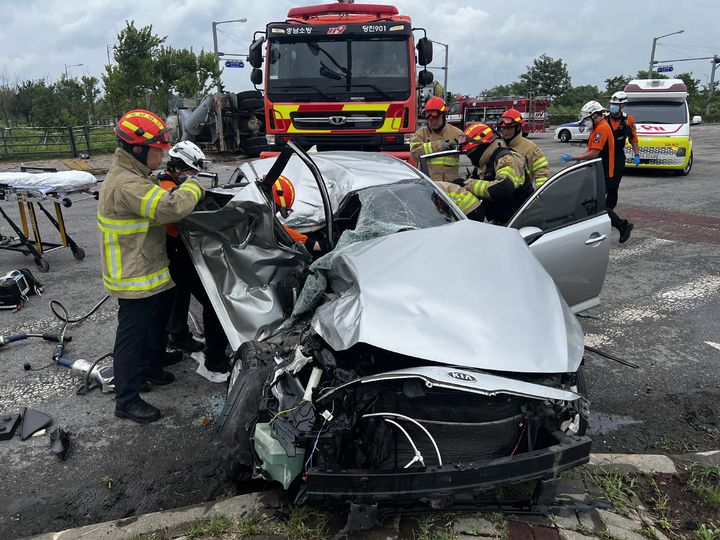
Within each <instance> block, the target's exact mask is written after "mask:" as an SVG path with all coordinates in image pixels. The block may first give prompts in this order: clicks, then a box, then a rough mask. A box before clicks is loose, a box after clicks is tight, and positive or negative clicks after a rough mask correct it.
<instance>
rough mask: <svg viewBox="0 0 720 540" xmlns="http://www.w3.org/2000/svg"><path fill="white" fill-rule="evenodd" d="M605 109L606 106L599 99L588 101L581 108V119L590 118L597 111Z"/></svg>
mask: <svg viewBox="0 0 720 540" xmlns="http://www.w3.org/2000/svg"><path fill="white" fill-rule="evenodd" d="M604 110H605V108H604V107H603V106H602V105H600V104H599V103H598V102H597V101H588V102H587V103H586V104H585V105H583V107H582V109H580V118H579V119H580V121H582V120H585V119H586V118H590V117H591V116H592V115H593V114H596V113H602V112H603V111H604Z"/></svg>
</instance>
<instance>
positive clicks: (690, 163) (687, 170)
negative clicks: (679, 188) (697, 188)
mask: <svg viewBox="0 0 720 540" xmlns="http://www.w3.org/2000/svg"><path fill="white" fill-rule="evenodd" d="M692 166H693V154H692V152H690V158H689V159H688V162H687V165H686V166H685V168H684V169H683V170H681V171H675V174H676V175H678V176H687V175H688V174H690V169H692Z"/></svg>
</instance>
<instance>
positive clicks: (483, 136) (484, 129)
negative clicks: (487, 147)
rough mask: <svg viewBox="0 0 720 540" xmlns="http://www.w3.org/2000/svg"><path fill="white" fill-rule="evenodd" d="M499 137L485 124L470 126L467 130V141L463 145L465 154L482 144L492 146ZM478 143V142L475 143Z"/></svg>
mask: <svg viewBox="0 0 720 540" xmlns="http://www.w3.org/2000/svg"><path fill="white" fill-rule="evenodd" d="M495 139H497V135H496V134H495V132H494V131H493V130H492V128H490V127H488V126H487V125H485V124H470V125H469V126H468V127H466V128H465V141H464V142H463V143H461V145H460V146H461V148H462V150H463V152H469V151H470V150H472V149H473V148H476V147H477V146H478V145H480V144H490V143H491V142H493V141H494V140H495ZM474 141H476V142H474Z"/></svg>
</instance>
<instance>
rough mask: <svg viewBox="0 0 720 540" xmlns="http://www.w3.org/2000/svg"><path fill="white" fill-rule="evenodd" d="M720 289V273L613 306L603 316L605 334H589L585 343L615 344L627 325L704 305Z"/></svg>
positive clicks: (595, 344) (658, 318)
mask: <svg viewBox="0 0 720 540" xmlns="http://www.w3.org/2000/svg"><path fill="white" fill-rule="evenodd" d="M719 292H720V276H713V275H706V276H701V277H699V278H697V279H694V280H693V281H690V282H688V283H685V284H683V285H680V286H679V287H673V288H670V289H665V290H663V291H660V292H658V293H655V294H652V295H649V296H647V297H645V298H642V299H640V300H639V301H637V302H635V303H634V304H633V305H630V306H626V307H620V308H618V309H610V310H608V311H607V312H605V313H602V314H601V315H600V319H601V320H602V321H603V334H588V335H587V336H586V337H585V342H586V344H587V345H589V346H598V345H602V346H604V347H607V346H608V345H613V344H615V343H616V340H617V338H619V337H621V336H624V335H626V333H627V325H628V324H632V323H643V322H648V321H659V320H662V319H665V318H667V317H669V316H670V315H672V314H674V313H678V312H680V311H684V310H690V309H693V308H696V307H698V306H700V305H702V304H705V303H706V302H707V301H708V300H709V299H710V298H711V297H713V296H715V295H717V294H718V293H719ZM706 343H708V344H710V342H706ZM718 349H720V347H718Z"/></svg>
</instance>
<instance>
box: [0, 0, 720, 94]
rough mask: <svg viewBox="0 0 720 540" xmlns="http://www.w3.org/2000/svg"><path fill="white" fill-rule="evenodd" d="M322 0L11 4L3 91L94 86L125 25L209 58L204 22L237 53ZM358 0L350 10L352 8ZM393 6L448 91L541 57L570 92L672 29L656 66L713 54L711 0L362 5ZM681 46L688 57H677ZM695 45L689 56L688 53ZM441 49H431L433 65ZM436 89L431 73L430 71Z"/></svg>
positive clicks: (704, 68)
mask: <svg viewBox="0 0 720 540" xmlns="http://www.w3.org/2000/svg"><path fill="white" fill-rule="evenodd" d="M329 1H330V0H318V1H317V2H313V1H311V0H273V1H267V2H244V1H240V0H230V1H223V0H202V1H199V0H171V1H165V2H144V3H142V4H138V3H130V2H118V1H117V0H87V1H83V2H67V1H59V0H23V1H22V2H10V1H8V0H6V1H5V2H4V4H5V6H4V7H5V9H4V10H3V11H4V13H3V17H2V18H0V35H1V36H2V42H3V47H2V49H0V73H6V74H7V76H8V78H9V79H10V82H15V81H16V80H25V79H37V78H48V79H50V80H55V79H57V78H58V77H59V76H60V75H61V74H62V73H63V71H64V66H65V64H68V65H69V64H78V63H82V64H84V65H83V66H81V67H75V68H72V73H74V74H75V75H81V74H91V75H95V76H100V75H101V74H102V73H103V71H104V65H105V64H106V63H107V50H106V46H107V45H109V44H113V43H115V41H116V36H117V34H118V32H119V31H120V30H122V28H124V26H125V21H126V20H134V21H135V24H136V26H139V27H141V26H145V25H150V24H152V25H153V30H154V31H155V32H156V33H157V34H159V35H161V36H167V43H168V44H169V45H172V46H173V47H192V48H193V49H194V50H195V51H199V50H200V49H205V50H206V51H207V50H212V49H213V42H212V32H211V23H212V21H223V20H229V19H238V18H242V17H245V18H247V19H248V21H247V23H244V24H243V23H231V24H226V25H221V26H219V27H218V30H219V32H218V44H219V47H220V49H221V50H223V51H225V52H234V53H242V52H245V51H246V50H247V46H248V44H249V42H250V40H251V39H252V34H253V32H254V31H256V30H262V29H263V28H264V26H265V24H266V23H267V22H270V21H276V20H283V19H284V18H285V15H286V13H287V10H288V8H290V7H295V6H302V5H311V4H314V3H323V2H329ZM362 1H363V0H357V2H358V3H360V2H362ZM366 1H368V2H380V3H384V4H394V5H396V6H397V7H398V8H399V9H400V11H401V13H404V14H408V15H410V16H412V19H413V24H414V25H415V26H422V27H424V28H425V29H426V30H427V32H428V37H430V38H431V39H433V40H435V41H438V42H442V43H448V44H449V46H450V49H449V51H450V58H449V64H450V70H449V87H450V88H449V89H450V90H454V91H461V92H471V93H476V92H479V91H480V90H482V89H485V88H489V87H491V86H495V85H497V84H506V83H509V82H512V81H515V80H517V78H518V76H519V75H520V74H521V73H523V72H524V71H525V69H526V66H527V65H529V64H531V63H532V61H533V59H534V58H537V57H539V56H540V55H541V54H543V53H546V54H548V55H549V56H551V57H553V58H561V59H562V60H564V61H565V62H566V63H567V65H568V69H569V72H570V75H571V77H572V81H573V84H575V85H581V84H595V85H597V86H599V87H601V88H604V86H605V85H604V80H605V79H606V78H609V77H613V76H615V75H619V74H626V75H634V74H635V73H636V72H637V71H638V70H644V69H647V64H648V60H649V56H650V46H651V43H652V38H653V36H656V35H662V34H666V33H669V32H673V31H675V30H678V29H684V30H685V33H684V34H682V35H679V36H672V37H668V38H665V39H663V40H662V41H661V42H659V43H658V52H657V55H658V59H662V58H661V57H662V56H664V58H678V57H680V56H682V54H680V56H678V53H686V54H685V56H711V55H712V54H718V53H720V39H718V37H717V30H716V26H717V16H718V12H719V11H720V10H719V9H718V7H717V0H686V1H685V2H683V3H682V4H678V3H677V2H676V1H674V0H672V1H671V0H636V1H635V2H631V1H629V0H608V1H607V2H605V3H603V4H597V3H589V2H584V3H579V2H577V1H574V0H534V1H528V0H505V1H503V2H486V1H483V2H481V1H479V0H451V1H450V2H448V3H438V2H431V1H429V0H397V1H395V2H392V1H391V0H366ZM683 46H687V47H688V48H686V49H683V48H682V47H683ZM691 47H695V49H693V48H691ZM443 58H444V50H443V48H442V47H438V46H436V48H435V62H434V65H435V66H438V65H442V61H443ZM683 71H693V72H694V74H695V77H696V78H699V79H700V80H701V81H702V82H703V83H705V81H706V79H707V75H708V74H709V72H710V64H709V61H700V62H686V63H677V64H675V72H676V73H677V72H683ZM435 74H436V76H437V78H438V79H440V80H442V71H439V70H436V71H435ZM223 79H224V81H225V82H226V85H227V86H228V87H229V88H231V89H233V90H237V91H239V90H243V89H246V88H249V87H250V83H249V80H248V79H249V70H247V69H235V70H232V69H226V70H225V74H224V75H223Z"/></svg>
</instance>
